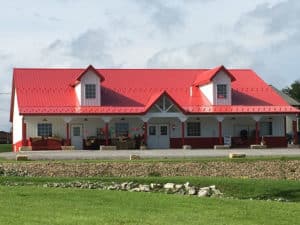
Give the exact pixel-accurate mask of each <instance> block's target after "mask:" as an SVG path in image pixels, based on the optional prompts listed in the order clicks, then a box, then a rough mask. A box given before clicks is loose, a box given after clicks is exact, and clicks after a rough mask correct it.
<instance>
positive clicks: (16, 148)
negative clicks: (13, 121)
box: [12, 141, 22, 152]
mask: <svg viewBox="0 0 300 225" xmlns="http://www.w3.org/2000/svg"><path fill="white" fill-rule="evenodd" d="M20 147H22V141H18V142H16V143H15V144H13V145H12V151H13V152H18V151H19V148H20Z"/></svg>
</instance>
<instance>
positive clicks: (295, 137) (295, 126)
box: [293, 120, 299, 145]
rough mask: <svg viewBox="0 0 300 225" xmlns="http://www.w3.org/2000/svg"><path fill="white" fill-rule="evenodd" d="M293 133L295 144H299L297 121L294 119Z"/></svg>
mask: <svg viewBox="0 0 300 225" xmlns="http://www.w3.org/2000/svg"><path fill="white" fill-rule="evenodd" d="M293 134H294V144H296V145H297V144H298V143H299V140H298V133H297V121H296V120H293Z"/></svg>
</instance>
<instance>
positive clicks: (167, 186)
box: [164, 183, 175, 189]
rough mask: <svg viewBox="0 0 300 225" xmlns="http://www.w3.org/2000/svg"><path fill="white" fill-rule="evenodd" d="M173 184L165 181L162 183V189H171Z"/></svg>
mask: <svg viewBox="0 0 300 225" xmlns="http://www.w3.org/2000/svg"><path fill="white" fill-rule="evenodd" d="M174 186H175V184H174V183H166V184H164V189H173V188H174Z"/></svg>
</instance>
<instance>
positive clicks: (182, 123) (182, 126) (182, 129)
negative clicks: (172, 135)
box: [181, 122, 185, 146]
mask: <svg viewBox="0 0 300 225" xmlns="http://www.w3.org/2000/svg"><path fill="white" fill-rule="evenodd" d="M181 141H182V146H183V145H185V142H184V122H181Z"/></svg>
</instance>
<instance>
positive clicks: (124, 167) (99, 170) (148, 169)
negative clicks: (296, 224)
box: [0, 160, 300, 180]
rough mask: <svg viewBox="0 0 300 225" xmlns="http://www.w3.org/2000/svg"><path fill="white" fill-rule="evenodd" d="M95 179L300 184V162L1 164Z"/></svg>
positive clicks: (20, 171) (22, 172)
mask: <svg viewBox="0 0 300 225" xmlns="http://www.w3.org/2000/svg"><path fill="white" fill-rule="evenodd" d="M1 174H2V175H14V176H36V177H40V176H50V177H95V176H118V177H140V176H149V175H150V176H151V175H153V174H154V175H155V176H213V177H244V178H269V179H291V180H300V160H274V161H248V162H227V161H224V162H222V161H216V162H178V163H177V162H174V163H166V162H151V163H150V162H135V163H131V162H103V163H64V162H48V163H45V162H24V163H23V162H21V163H20V162H18V163H6V162H5V163H0V175H1Z"/></svg>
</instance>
